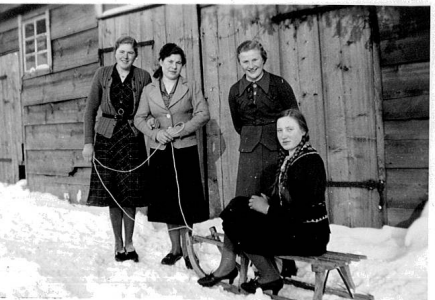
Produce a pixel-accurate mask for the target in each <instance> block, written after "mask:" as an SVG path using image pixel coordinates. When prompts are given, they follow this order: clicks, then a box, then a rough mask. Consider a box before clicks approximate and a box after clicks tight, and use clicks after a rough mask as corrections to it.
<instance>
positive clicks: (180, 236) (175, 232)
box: [167, 224, 192, 256]
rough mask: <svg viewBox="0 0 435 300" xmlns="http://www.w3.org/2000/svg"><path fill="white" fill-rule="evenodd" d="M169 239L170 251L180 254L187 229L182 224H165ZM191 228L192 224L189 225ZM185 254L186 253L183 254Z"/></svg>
mask: <svg viewBox="0 0 435 300" xmlns="http://www.w3.org/2000/svg"><path fill="white" fill-rule="evenodd" d="M167 225H168V232H169V239H170V240H171V253H172V254H180V253H182V252H183V250H182V246H181V245H182V244H183V243H185V242H186V241H185V238H186V233H187V232H188V231H189V229H188V228H186V227H185V226H184V225H175V224H167ZM189 227H190V228H192V225H189ZM184 255H185V256H186V255H187V254H184Z"/></svg>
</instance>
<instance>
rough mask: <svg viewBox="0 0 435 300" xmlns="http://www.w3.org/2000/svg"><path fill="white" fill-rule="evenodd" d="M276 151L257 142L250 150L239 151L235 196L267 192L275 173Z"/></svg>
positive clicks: (248, 195)
mask: <svg viewBox="0 0 435 300" xmlns="http://www.w3.org/2000/svg"><path fill="white" fill-rule="evenodd" d="M277 161H278V151H271V150H269V149H268V148H266V147H265V146H263V145H262V144H258V145H257V146H256V147H255V148H254V150H253V151H252V152H240V156H239V167H238V171H237V186H236V196H245V197H251V196H252V195H260V193H265V194H268V193H269V191H270V187H271V186H272V185H273V182H274V180H275V175H276V168H277V167H276V162H277Z"/></svg>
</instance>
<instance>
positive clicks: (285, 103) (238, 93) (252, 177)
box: [228, 40, 298, 277]
mask: <svg viewBox="0 0 435 300" xmlns="http://www.w3.org/2000/svg"><path fill="white" fill-rule="evenodd" d="M237 59H238V61H239V64H240V66H241V68H242V69H243V72H244V73H245V74H244V76H243V77H242V78H241V79H240V80H239V81H238V82H236V83H235V84H234V85H233V86H232V87H231V89H230V94H229V97H228V99H229V106H230V110H231V117H232V120H233V124H234V128H235V129H236V131H237V133H239V134H240V146H239V152H240V155H239V167H238V172H237V185H236V196H246V197H250V196H252V195H260V193H265V192H267V189H268V188H270V187H271V186H272V183H273V178H274V175H275V170H276V162H277V159H278V143H277V140H276V119H277V116H278V115H279V113H280V112H282V111H283V110H285V109H289V108H295V109H298V104H297V101H296V98H295V95H294V93H293V90H292V88H291V86H290V85H289V84H288V83H287V81H286V80H285V79H284V78H282V77H279V76H277V75H274V74H271V73H269V72H267V71H265V70H264V64H265V63H266V61H267V53H266V51H265V50H264V48H263V46H262V45H261V44H260V43H259V42H258V41H250V40H248V41H245V42H243V43H241V44H240V45H239V47H238V48H237ZM282 274H283V275H284V276H287V277H289V276H291V275H294V274H296V265H295V263H294V261H288V260H287V261H283V266H282Z"/></svg>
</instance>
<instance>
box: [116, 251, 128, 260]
mask: <svg viewBox="0 0 435 300" xmlns="http://www.w3.org/2000/svg"><path fill="white" fill-rule="evenodd" d="M126 259H127V254H126V253H125V252H116V253H115V260H116V261H124V260H126Z"/></svg>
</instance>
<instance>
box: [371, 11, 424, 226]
mask: <svg viewBox="0 0 435 300" xmlns="http://www.w3.org/2000/svg"><path fill="white" fill-rule="evenodd" d="M377 15H378V21H379V35H380V45H381V67H382V85H383V93H382V96H383V118H384V125H385V160H386V171H387V185H386V198H387V212H388V215H387V220H386V224H388V225H391V226H401V227H407V226H409V225H410V224H411V223H412V221H413V220H415V219H416V218H417V217H418V216H419V214H420V212H421V210H422V209H423V207H424V204H425V203H426V201H427V200H428V183H429V182H428V179H429V77H430V63H429V54H430V7H429V6H427V7H378V8H377Z"/></svg>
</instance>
